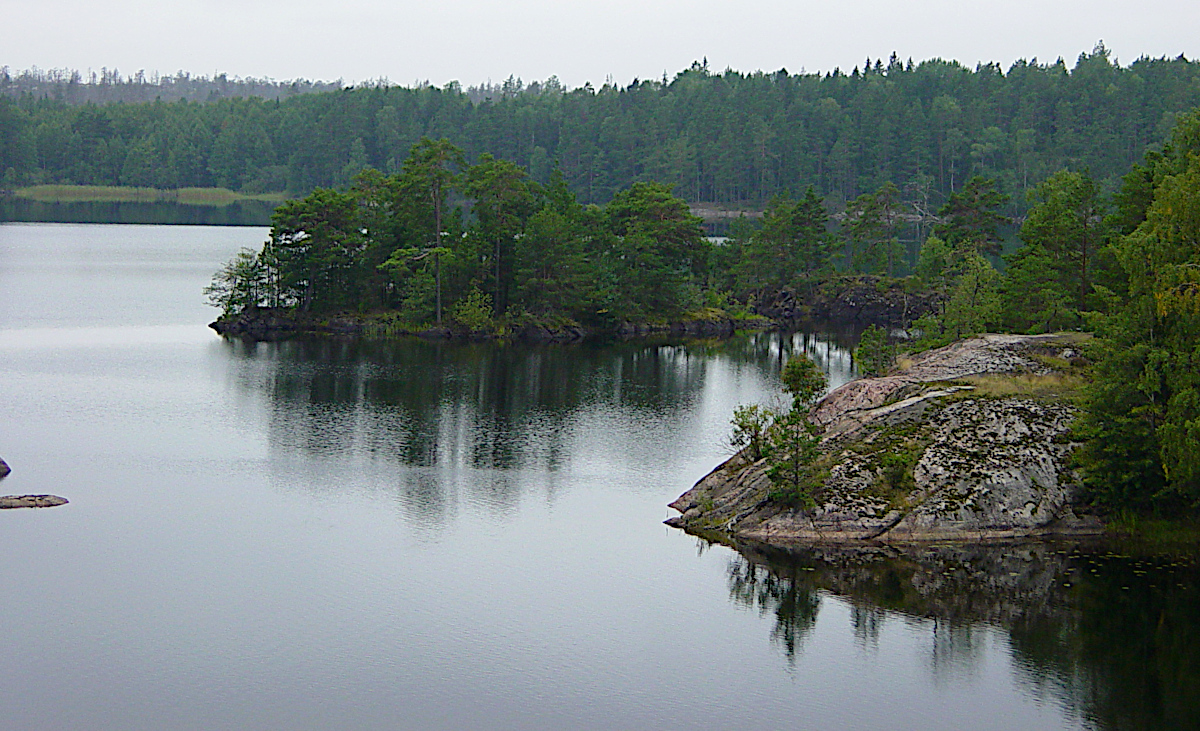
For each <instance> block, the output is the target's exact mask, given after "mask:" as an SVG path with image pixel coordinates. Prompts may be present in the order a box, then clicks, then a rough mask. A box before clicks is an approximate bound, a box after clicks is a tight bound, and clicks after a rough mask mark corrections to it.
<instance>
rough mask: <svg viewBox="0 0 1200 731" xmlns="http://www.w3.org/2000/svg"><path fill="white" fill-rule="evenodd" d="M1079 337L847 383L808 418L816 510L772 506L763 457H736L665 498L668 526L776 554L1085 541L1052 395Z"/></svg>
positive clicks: (972, 342)
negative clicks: (818, 476)
mask: <svg viewBox="0 0 1200 731" xmlns="http://www.w3.org/2000/svg"><path fill="white" fill-rule="evenodd" d="M1078 340H1079V336H1078V335H1077V334H1065V335H1044V336H1019V335H985V336H981V337H978V338H972V339H969V340H965V341H961V342H958V343H955V344H953V345H949V346H947V347H945V348H939V349H937V350H932V351H928V352H926V353H922V354H920V355H918V356H915V357H914V358H912V359H911V360H908V361H903V362H902V364H901V367H900V368H899V369H897V370H895V371H893V372H892V373H890V374H888V375H886V376H883V377H880V378H865V379H860V380H858V381H853V382H851V383H848V384H846V385H844V386H842V387H841V388H839V389H837V390H835V391H834V392H833V393H831V394H829V395H828V396H826V397H825V398H824V399H823V400H822V401H821V402H819V403H818V404H817V405H816V407H815V408H814V409H813V410H812V412H811V414H810V420H811V421H812V422H813V423H814V424H817V425H818V426H820V427H821V428H822V429H823V434H822V436H821V446H820V457H819V458H818V465H817V466H818V467H819V468H821V470H822V474H823V479H822V481H821V485H820V487H819V488H818V489H817V490H816V491H815V493H814V495H813V498H814V500H815V502H816V507H815V508H812V509H800V508H796V507H794V506H789V505H787V504H784V503H782V502H780V501H778V500H776V499H772V498H771V497H770V492H771V488H772V484H771V481H770V478H769V477H768V476H767V464H766V460H759V461H757V462H751V461H749V459H748V458H747V457H746V455H745V454H744V453H739V454H737V455H734V456H733V457H732V458H731V459H729V460H728V461H726V462H725V463H724V464H722V465H720V466H719V467H717V468H716V469H715V470H713V471H712V472H711V473H710V474H709V475H707V476H706V477H704V478H703V479H701V480H700V481H699V482H698V483H697V484H696V486H695V487H693V488H692V489H691V490H689V491H687V492H686V493H684V494H683V495H681V496H680V497H679V498H678V499H677V500H675V501H674V502H673V503H671V507H672V508H674V509H676V510H678V511H679V512H680V513H681V515H679V516H677V517H674V518H671V519H670V520H668V521H667V523H668V524H669V525H672V526H675V527H679V528H684V529H686V530H690V531H696V532H703V533H705V534H710V535H711V534H715V535H717V536H718V537H719V536H722V535H723V536H727V537H729V538H733V539H744V540H752V541H758V542H761V543H764V544H768V545H777V546H787V545H800V544H819V543H869V542H877V543H920V542H932V541H996V540H1013V539H1027V538H1038V537H1048V536H1084V535H1096V534H1099V533H1101V532H1102V531H1103V526H1102V524H1101V523H1100V521H1099V520H1098V519H1096V518H1094V517H1089V516H1086V515H1081V514H1080V509H1079V507H1078V506H1077V505H1076V496H1077V493H1078V478H1077V475H1075V474H1074V472H1072V470H1071V469H1070V467H1069V456H1070V453H1071V452H1072V451H1073V450H1074V448H1075V447H1076V446H1077V445H1076V444H1075V443H1073V442H1072V441H1071V432H1070V425H1071V421H1072V419H1073V418H1074V415H1075V407H1074V406H1072V405H1071V404H1070V403H1069V401H1067V400H1066V399H1065V398H1063V391H1064V390H1065V389H1067V388H1068V386H1064V383H1067V382H1068V381H1069V376H1068V375H1067V374H1064V373H1063V372H1061V371H1060V370H1058V369H1057V368H1058V367H1059V366H1066V365H1067V364H1068V363H1069V362H1070V361H1072V360H1073V359H1077V358H1078Z"/></svg>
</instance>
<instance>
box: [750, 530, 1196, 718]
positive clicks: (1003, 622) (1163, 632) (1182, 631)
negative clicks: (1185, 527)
mask: <svg viewBox="0 0 1200 731" xmlns="http://www.w3.org/2000/svg"><path fill="white" fill-rule="evenodd" d="M735 547H736V549H737V552H738V553H737V554H736V555H735V556H734V557H733V559H732V560H731V562H730V565H729V568H728V576H727V581H728V587H729V594H730V598H731V600H733V601H734V602H737V603H739V604H742V605H745V606H750V607H753V608H755V609H758V610H759V611H760V612H762V613H763V614H764V615H766V616H770V617H772V618H773V620H774V624H773V627H772V629H771V632H770V636H771V639H772V641H774V642H777V643H778V644H780V646H781V647H782V649H783V650H784V653H785V654H786V655H787V657H788V658H789V660H794V658H795V657H796V656H797V655H798V654H799V653H800V652H801V651H802V650H803V646H804V641H805V638H806V636H807V635H808V634H809V633H810V632H811V631H812V630H813V629H814V628H815V627H816V626H817V622H818V619H819V616H818V615H819V610H820V607H821V604H822V598H823V597H828V596H834V597H839V598H841V599H842V600H844V601H846V602H848V603H849V604H850V605H851V622H852V623H853V628H852V629H853V631H854V634H855V636H856V637H858V638H859V639H860V640H862V641H866V642H874V641H876V640H877V638H878V637H879V636H880V634H881V633H880V628H881V626H882V625H884V624H886V623H887V622H889V621H892V620H894V619H895V618H897V617H907V618H912V617H919V618H923V619H928V620H932V622H931V624H929V625H927V627H928V630H929V633H928V642H929V648H930V651H931V653H932V659H933V660H934V665H933V666H932V667H931V670H932V672H934V673H937V672H938V667H937V665H938V661H939V658H940V656H941V655H943V654H945V655H948V656H953V657H957V658H958V659H964V658H969V657H972V656H973V648H972V647H971V645H972V644H976V643H977V640H976V639H973V638H972V635H973V633H975V632H976V631H978V630H991V631H1000V632H1003V633H1004V634H1005V635H1006V636H1007V643H1005V644H1004V646H1006V647H1007V648H1008V650H1009V651H1010V652H1011V653H1012V654H1013V663H1012V665H1013V667H1014V670H1015V671H1016V672H1017V673H1018V674H1019V675H1020V676H1021V677H1022V679H1023V680H1024V681H1025V682H1026V683H1027V686H1028V687H1030V688H1034V689H1037V690H1036V692H1037V693H1038V694H1039V696H1042V697H1050V698H1053V699H1055V700H1056V701H1057V702H1058V703H1059V704H1061V705H1062V706H1063V707H1065V708H1067V709H1070V711H1071V715H1072V716H1075V717H1077V718H1086V719H1088V720H1089V722H1090V723H1089V727H1094V728H1098V729H1107V730H1111V731H1117V730H1119V729H1131V730H1132V729H1177V728H1178V729H1182V728H1195V726H1196V719H1198V718H1200V693H1197V692H1196V689H1197V688H1200V662H1197V658H1200V592H1197V590H1196V587H1197V586H1200V567H1198V563H1197V558H1196V556H1195V555H1194V552H1192V553H1184V554H1174V553H1172V554H1164V553H1160V552H1158V551H1150V550H1147V549H1145V548H1141V547H1137V546H1115V545H1112V544H1106V543H1101V542H1095V541H1094V540H1093V539H1089V540H1087V541H1080V542H1069V543H1068V542H1056V543H1043V542H1036V543H1022V544H1004V545H980V544H973V545H965V544H954V545H933V544H921V545H917V544H908V545H898V546H848V545H824V546H808V547H804V548H795V549H781V548H777V547H772V546H766V545H763V544H758V543H754V542H747V541H738V542H736V545H735ZM1118 549H1119V550H1118ZM906 621H908V620H906ZM959 645H961V646H959ZM960 672H961V669H960Z"/></svg>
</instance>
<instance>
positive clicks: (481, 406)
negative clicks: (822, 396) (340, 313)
mask: <svg viewBox="0 0 1200 731" xmlns="http://www.w3.org/2000/svg"><path fill="white" fill-rule="evenodd" d="M800 337H801V336H788V337H787V339H786V340H785V339H783V338H781V337H780V336H777V335H769V334H756V335H751V336H747V337H742V338H735V339H732V340H729V341H719V342H718V341H712V342H705V341H697V342H694V343H689V344H686V345H661V344H660V345H652V344H646V343H645V342H638V343H613V344H608V345H592V344H585V345H576V346H559V347H556V346H549V347H545V346H542V347H538V346H520V345H512V344H509V345H501V344H494V343H487V344H473V345H463V344H448V343H428V342H424V341H420V340H416V339H410V340H402V341H373V342H364V341H354V340H333V339H322V340H297V341H287V342H281V343H258V344H243V343H240V342H231V343H230V344H229V347H230V348H231V349H232V350H233V353H234V355H235V359H234V363H235V364H236V366H237V368H238V370H239V371H240V373H239V376H241V377H240V378H239V381H240V382H241V383H242V384H243V385H244V386H245V387H246V388H248V389H251V390H257V391H263V392H266V393H268V394H269V396H270V403H271V406H272V410H273V414H272V422H271V441H272V443H273V444H278V445H282V446H286V447H290V448H296V447H298V448H301V449H303V450H305V451H311V452H315V453H324V454H339V453H349V452H365V453H367V454H370V455H372V456H376V457H382V458H385V459H394V460H396V461H399V462H402V463H404V464H408V465H426V466H428V465H433V464H438V463H442V462H444V461H447V460H449V461H451V462H454V463H458V462H461V463H463V464H466V465H469V466H472V467H477V468H499V469H511V468H514V467H521V466H529V465H530V464H535V465H538V466H542V467H553V466H554V465H556V464H560V463H561V462H563V461H564V460H565V459H566V457H567V449H566V445H565V444H564V441H563V439H564V437H565V435H566V433H567V430H568V428H569V427H570V426H571V424H572V420H573V417H575V416H577V414H578V412H579V411H580V410H581V409H585V408H586V409H601V410H604V409H608V410H612V411H615V412H618V413H622V414H625V415H627V416H629V417H630V418H631V419H639V418H640V419H647V420H648V419H653V418H657V417H661V416H664V415H667V414H671V413H674V412H677V411H679V410H680V409H681V407H686V406H687V405H688V404H689V403H690V402H691V401H692V400H693V399H694V398H695V397H696V395H697V394H698V393H700V392H701V391H702V389H703V385H704V382H705V379H706V378H707V377H708V375H709V373H710V371H711V369H712V368H714V367H723V366H728V365H730V364H732V365H734V366H735V367H736V366H742V365H746V366H751V367H755V368H757V369H759V371H760V373H759V374H758V375H760V377H762V378H764V379H765V380H766V381H767V382H770V383H774V373H775V369H774V368H772V364H773V362H777V361H778V360H779V355H780V353H781V351H783V350H790V349H793V348H801V347H803V348H810V349H813V350H814V352H815V351H817V350H819V351H821V352H826V351H829V353H832V356H831V358H832V361H834V362H835V365H836V364H837V363H840V362H841V361H840V360H839V353H840V354H841V356H842V357H841V360H844V358H845V352H844V351H838V350H837V349H836V348H833V349H831V348H829V347H828V346H824V345H822V343H821V341H820V340H819V339H818V338H816V337H815V336H809V337H807V338H806V339H805V341H804V343H802V344H801V343H799V340H798V339H799V338H800ZM781 345H782V346H783V347H782V348H781ZM264 362H265V363H268V364H269V367H268V368H263V367H262V366H263V364H264Z"/></svg>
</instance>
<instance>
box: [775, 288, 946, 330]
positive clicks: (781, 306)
mask: <svg viewBox="0 0 1200 731" xmlns="http://www.w3.org/2000/svg"><path fill="white" fill-rule="evenodd" d="M938 301H939V295H937V294H936V293H934V292H930V291H924V292H909V291H906V290H905V289H904V287H903V286H902V285H901V283H900V281H899V280H889V279H885V278H883V277H872V276H864V277H856V278H853V279H834V280H831V281H828V282H824V283H822V284H820V285H817V286H815V287H813V288H812V289H800V290H793V289H782V290H778V291H775V292H770V293H766V294H764V295H762V296H761V297H760V299H759V302H758V304H757V305H756V306H755V312H757V313H758V314H760V315H762V316H764V317H769V318H771V319H772V320H773V321H775V322H776V323H779V324H780V325H783V326H787V325H789V324H794V323H798V322H805V321H819V322H838V323H857V324H859V325H891V326H896V327H907V326H908V325H909V324H911V323H912V322H913V321H914V320H916V319H917V318H918V317H920V316H922V315H925V314H927V313H929V312H932V311H933V310H934V309H935V308H936V307H937V303H938Z"/></svg>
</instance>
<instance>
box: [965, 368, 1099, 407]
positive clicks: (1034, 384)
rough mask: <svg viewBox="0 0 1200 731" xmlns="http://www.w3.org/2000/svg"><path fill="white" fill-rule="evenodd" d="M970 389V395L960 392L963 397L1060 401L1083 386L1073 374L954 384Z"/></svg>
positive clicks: (988, 378)
mask: <svg viewBox="0 0 1200 731" xmlns="http://www.w3.org/2000/svg"><path fill="white" fill-rule="evenodd" d="M956 383H965V384H967V385H970V386H974V387H975V390H974V391H967V392H964V394H963V396H964V397H980V396H982V397H984V398H1007V397H1010V396H1024V397H1028V398H1034V399H1050V400H1063V399H1068V398H1071V397H1073V396H1074V395H1075V394H1076V393H1078V391H1079V389H1080V388H1082V387H1083V385H1084V384H1085V383H1086V381H1085V379H1084V378H1083V376H1082V375H1079V374H1076V373H1047V374H1044V375H1034V374H1030V373H1018V374H996V373H989V374H986V375H982V376H968V377H966V378H963V379H960V380H959V381H956Z"/></svg>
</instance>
